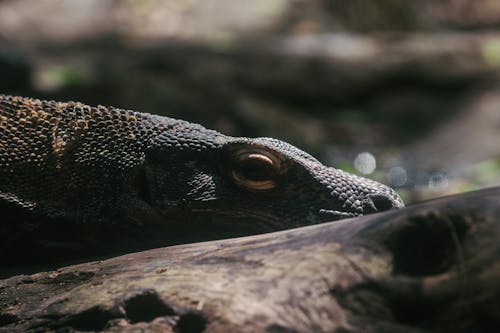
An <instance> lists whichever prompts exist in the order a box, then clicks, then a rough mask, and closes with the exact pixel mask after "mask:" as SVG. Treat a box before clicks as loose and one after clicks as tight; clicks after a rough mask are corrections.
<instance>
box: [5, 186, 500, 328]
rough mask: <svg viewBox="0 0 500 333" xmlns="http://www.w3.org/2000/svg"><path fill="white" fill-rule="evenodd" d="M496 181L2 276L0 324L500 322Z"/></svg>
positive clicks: (377, 325) (437, 324)
mask: <svg viewBox="0 0 500 333" xmlns="http://www.w3.org/2000/svg"><path fill="white" fill-rule="evenodd" d="M499 203H500V188H494V189H488V190H482V191H477V192H471V193H468V194H463V195H458V196H453V197H446V198H442V199H437V200H433V201H429V202H426V203H422V204H418V205H414V206H411V207H407V208H405V209H403V210H396V211H390V212H387V213H382V214H377V215H372V216H366V217H361V218H355V219H348V220H343V221H339V222H332V223H326V224H321V225H316V226H311V227H304V228H299V229H293V230H288V231H283V232H277V233H270V234H264V235H258V236H251V237H245V238H237V239H229V240H221V241H212V242H205V243H197V244H190V245H182V246H174V247H167V248H160V249H155V250H150V251H146V252H140V253H133V254H128V255H124V256H121V257H116V258H112V259H108V260H104V261H97V262H90V263H84V264H79V265H74V266H69V267H64V268H61V269H58V270H56V271H52V272H41V273H37V274H33V275H19V276H13V277H10V278H6V279H4V280H1V281H0V325H1V326H0V327H1V328H0V331H4V332H12V331H32V332H38V331H39V332H42V331H47V330H55V331H64V332H72V331H106V332H115V331H136V330H138V329H146V330H149V331H166V332H182V333H187V332H399V331H405V332H471V331H475V332H477V331H488V330H489V329H491V328H493V327H495V326H497V325H498V324H500V301H499V299H500V297H499V296H500V260H499V254H500V242H498V240H499V237H500V224H499V223H498V221H497V219H498V216H500V205H499Z"/></svg>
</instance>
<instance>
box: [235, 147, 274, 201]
mask: <svg viewBox="0 0 500 333" xmlns="http://www.w3.org/2000/svg"><path fill="white" fill-rule="evenodd" d="M278 171H279V162H278V161H277V160H276V159H274V158H273V157H272V156H268V155H266V154H263V153H260V152H251V151H250V152H249V151H247V152H241V153H240V154H239V155H237V156H236V159H235V161H234V164H233V169H232V172H231V176H232V177H233V180H234V181H235V182H236V183H237V184H238V185H241V186H243V187H245V188H247V189H250V190H256V191H261V190H271V189H273V188H275V187H276V186H277V181H276V179H277V177H278Z"/></svg>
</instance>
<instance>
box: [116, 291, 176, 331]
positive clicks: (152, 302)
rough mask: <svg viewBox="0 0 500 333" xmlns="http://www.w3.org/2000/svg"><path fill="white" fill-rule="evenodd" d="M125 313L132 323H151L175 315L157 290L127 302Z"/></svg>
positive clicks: (134, 297)
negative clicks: (159, 318)
mask: <svg viewBox="0 0 500 333" xmlns="http://www.w3.org/2000/svg"><path fill="white" fill-rule="evenodd" d="M125 312H126V314H127V318H128V319H129V321H130V322H131V323H137V322H140V321H143V322H150V321H152V320H153V319H155V318H157V317H162V316H172V315H175V312H174V310H173V309H172V308H171V307H170V306H168V305H167V304H165V302H163V301H162V299H161V298H160V296H159V295H158V293H157V292H156V291H155V290H151V289H148V290H145V291H143V292H141V293H140V294H137V295H134V296H132V297H131V298H129V299H127V300H126V301H125Z"/></svg>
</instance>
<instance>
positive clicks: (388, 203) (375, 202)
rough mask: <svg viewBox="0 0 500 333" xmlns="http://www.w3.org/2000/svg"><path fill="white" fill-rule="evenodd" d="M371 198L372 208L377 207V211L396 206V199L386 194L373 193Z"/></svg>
mask: <svg viewBox="0 0 500 333" xmlns="http://www.w3.org/2000/svg"><path fill="white" fill-rule="evenodd" d="M370 199H371V205H370V206H371V208H372V209H373V208H374V209H375V211H376V212H383V211H385V210H389V209H392V208H395V205H394V200H393V199H392V198H390V197H387V196H385V195H381V194H378V195H372V196H370Z"/></svg>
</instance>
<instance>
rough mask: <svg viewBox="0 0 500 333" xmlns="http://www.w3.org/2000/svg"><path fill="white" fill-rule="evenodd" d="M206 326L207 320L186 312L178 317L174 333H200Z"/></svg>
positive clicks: (196, 314) (199, 315)
mask: <svg viewBox="0 0 500 333" xmlns="http://www.w3.org/2000/svg"><path fill="white" fill-rule="evenodd" d="M206 326H207V320H206V319H205V318H204V317H203V316H202V315H201V314H199V313H196V312H187V313H185V314H183V315H181V316H180V318H179V321H178V322H177V325H176V326H175V330H174V331H175V332H177V333H201V332H203V331H204V330H205V327H206Z"/></svg>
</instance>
